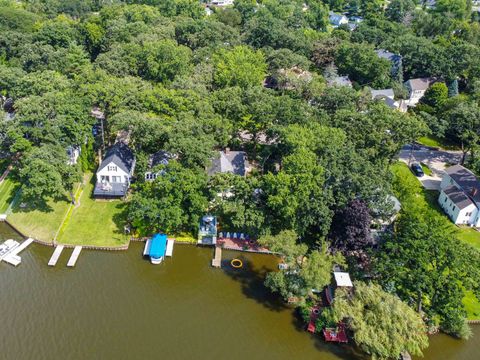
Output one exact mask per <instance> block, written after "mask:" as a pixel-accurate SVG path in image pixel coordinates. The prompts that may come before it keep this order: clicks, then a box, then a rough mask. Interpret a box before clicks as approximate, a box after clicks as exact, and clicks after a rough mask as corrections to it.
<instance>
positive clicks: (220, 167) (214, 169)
mask: <svg viewBox="0 0 480 360" xmlns="http://www.w3.org/2000/svg"><path fill="white" fill-rule="evenodd" d="M248 171H249V165H248V161H247V154H246V153H245V152H244V151H231V150H230V149H228V148H227V149H225V151H219V152H217V154H216V156H215V157H214V158H213V159H212V163H211V165H210V167H209V168H208V169H207V173H208V176H213V175H215V174H218V173H231V174H235V175H239V176H245V175H246V174H247V173H248Z"/></svg>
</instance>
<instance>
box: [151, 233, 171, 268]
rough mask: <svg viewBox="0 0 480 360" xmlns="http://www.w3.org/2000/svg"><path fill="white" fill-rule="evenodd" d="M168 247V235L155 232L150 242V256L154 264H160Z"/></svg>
mask: <svg viewBox="0 0 480 360" xmlns="http://www.w3.org/2000/svg"><path fill="white" fill-rule="evenodd" d="M166 249H167V235H166V234H155V235H153V237H152V240H151V243H150V249H149V252H148V256H150V261H151V262H152V264H160V263H161V262H162V261H163V259H164V258H165V251H166Z"/></svg>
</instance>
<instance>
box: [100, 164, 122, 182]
mask: <svg viewBox="0 0 480 360" xmlns="http://www.w3.org/2000/svg"><path fill="white" fill-rule="evenodd" d="M102 177H105V178H108V180H107V181H108V182H110V183H111V182H117V183H125V182H129V180H130V175H129V174H128V173H126V172H125V171H123V170H122V169H120V167H118V166H117V165H115V163H113V162H111V163H110V164H108V165H107V166H105V167H104V168H103V169H102V170H100V171H98V172H97V182H102ZM114 177H115V178H114ZM114 179H115V180H117V181H113V180H114Z"/></svg>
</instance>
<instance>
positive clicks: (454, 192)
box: [443, 185, 473, 210]
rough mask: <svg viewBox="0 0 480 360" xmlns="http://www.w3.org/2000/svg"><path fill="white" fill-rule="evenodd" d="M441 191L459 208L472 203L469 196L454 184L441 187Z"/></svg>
mask: <svg viewBox="0 0 480 360" xmlns="http://www.w3.org/2000/svg"><path fill="white" fill-rule="evenodd" d="M443 192H444V193H445V194H446V195H447V196H448V198H449V199H450V200H452V202H453V203H454V204H455V205H456V206H458V208H459V209H460V210H461V209H465V208H466V207H467V206H469V205H473V201H472V200H470V198H469V197H468V196H467V195H465V193H464V192H463V191H462V190H460V189H459V188H457V187H456V186H455V185H451V186H449V187H447V188H445V189H443Z"/></svg>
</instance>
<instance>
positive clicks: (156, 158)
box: [145, 150, 176, 181]
mask: <svg viewBox="0 0 480 360" xmlns="http://www.w3.org/2000/svg"><path fill="white" fill-rule="evenodd" d="M175 157H176V156H175V155H172V154H170V153H169V152H166V151H163V150H160V151H157V152H156V153H155V154H153V155H151V156H150V158H149V159H148V171H146V172H145V181H153V180H155V179H156V178H157V177H158V176H160V175H161V174H162V171H163V170H159V169H158V167H159V166H160V165H164V166H166V165H168V162H169V161H170V160H172V159H174V158H175Z"/></svg>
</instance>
